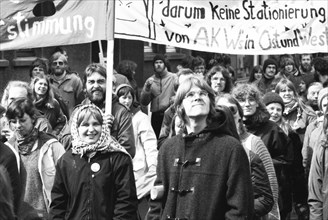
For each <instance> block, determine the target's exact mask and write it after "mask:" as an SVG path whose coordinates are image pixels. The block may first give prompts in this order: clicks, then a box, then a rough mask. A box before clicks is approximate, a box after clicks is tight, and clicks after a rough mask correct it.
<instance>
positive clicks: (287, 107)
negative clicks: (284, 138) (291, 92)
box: [283, 99, 298, 115]
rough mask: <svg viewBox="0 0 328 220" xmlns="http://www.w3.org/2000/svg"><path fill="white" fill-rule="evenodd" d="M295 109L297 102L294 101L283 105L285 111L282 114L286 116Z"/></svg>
mask: <svg viewBox="0 0 328 220" xmlns="http://www.w3.org/2000/svg"><path fill="white" fill-rule="evenodd" d="M297 107H298V102H297V101H296V100H295V99H294V100H292V101H291V102H289V103H287V104H285V111H284V113H283V114H284V115H288V114H289V113H290V112H292V111H293V110H294V109H295V108H297Z"/></svg>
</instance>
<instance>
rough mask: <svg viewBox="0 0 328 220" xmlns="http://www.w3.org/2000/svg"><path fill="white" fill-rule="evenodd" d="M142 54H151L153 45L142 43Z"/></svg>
mask: <svg viewBox="0 0 328 220" xmlns="http://www.w3.org/2000/svg"><path fill="white" fill-rule="evenodd" d="M144 52H145V53H153V52H154V51H153V43H150V42H144Z"/></svg>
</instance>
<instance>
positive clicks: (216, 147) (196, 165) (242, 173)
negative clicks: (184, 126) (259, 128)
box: [148, 114, 254, 220]
mask: <svg viewBox="0 0 328 220" xmlns="http://www.w3.org/2000/svg"><path fill="white" fill-rule="evenodd" d="M221 116H222V117H220V118H218V119H217V120H216V121H215V122H212V123H211V124H210V125H209V126H208V127H207V128H205V129H204V130H203V131H202V132H200V133H199V134H197V135H192V134H191V135H177V136H174V137H173V138H171V139H168V140H167V141H165V143H164V144H163V146H162V147H161V148H160V151H159V156H158V166H157V179H156V181H155V186H160V185H162V186H163V187H164V195H163V196H162V197H161V198H157V199H154V200H151V201H150V211H149V213H148V219H149V220H155V219H162V220H163V219H186V220H187V219H188V220H200V219H206V220H217V219H251V218H252V212H253V209H254V200H253V190H252V183H251V177H250V169H249V162H248V158H247V155H246V153H245V150H244V149H243V147H242V145H241V143H240V142H239V141H238V140H237V139H236V138H234V137H233V136H231V135H232V133H231V132H230V130H229V128H228V126H229V124H227V120H228V117H227V116H226V115H225V114H222V115H221ZM230 126H231V125H230Z"/></svg>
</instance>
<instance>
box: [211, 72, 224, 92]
mask: <svg viewBox="0 0 328 220" xmlns="http://www.w3.org/2000/svg"><path fill="white" fill-rule="evenodd" d="M225 86H226V79H225V78H224V77H223V75H222V73H221V72H216V73H215V74H214V75H213V76H212V78H211V87H212V89H213V90H214V91H215V92H216V93H220V92H222V91H223V90H224V89H225Z"/></svg>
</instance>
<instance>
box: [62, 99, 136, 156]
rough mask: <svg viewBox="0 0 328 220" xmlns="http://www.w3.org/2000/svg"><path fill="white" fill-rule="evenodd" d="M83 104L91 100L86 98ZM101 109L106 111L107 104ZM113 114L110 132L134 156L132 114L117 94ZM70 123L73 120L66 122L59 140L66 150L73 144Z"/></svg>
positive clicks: (113, 101)
mask: <svg viewBox="0 0 328 220" xmlns="http://www.w3.org/2000/svg"><path fill="white" fill-rule="evenodd" d="M81 104H82V105H83V104H91V101H90V100H89V99H85V100H84V101H83V102H82V103H81ZM77 108H78V106H76V108H75V109H77ZM101 109H102V110H103V111H105V105H104V106H103V108H101ZM73 115H74V112H73V113H72V115H71V118H73ZM112 115H113V116H114V121H113V125H112V127H111V129H110V134H111V136H113V137H114V138H115V139H116V140H117V141H118V143H119V144H120V145H122V146H123V147H124V148H125V149H126V151H127V152H128V153H129V154H130V155H131V157H132V158H133V157H134V155H135V152H136V148H135V143H134V136H133V127H132V116H131V113H130V112H129V110H128V109H127V108H126V107H125V106H124V105H122V104H121V103H119V102H118V98H117V96H115V95H113V99H112ZM70 123H71V120H70V121H69V123H67V124H66V126H65V128H64V129H63V131H62V134H61V136H60V138H59V141H60V142H61V143H62V144H63V146H64V147H65V149H66V150H69V149H70V148H71V145H72V144H71V138H72V137H71V131H70Z"/></svg>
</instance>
